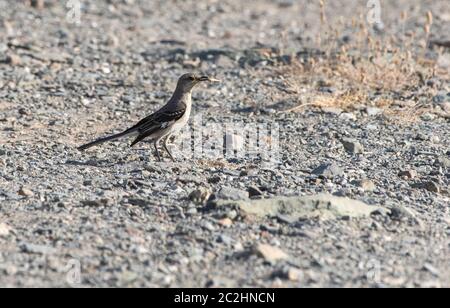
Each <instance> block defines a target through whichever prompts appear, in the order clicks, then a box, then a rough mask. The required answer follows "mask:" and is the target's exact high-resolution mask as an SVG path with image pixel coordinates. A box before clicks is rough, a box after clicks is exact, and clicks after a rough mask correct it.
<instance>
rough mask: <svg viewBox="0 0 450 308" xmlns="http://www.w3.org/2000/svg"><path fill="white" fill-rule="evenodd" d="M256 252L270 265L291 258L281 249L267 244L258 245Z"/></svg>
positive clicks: (255, 248)
mask: <svg viewBox="0 0 450 308" xmlns="http://www.w3.org/2000/svg"><path fill="white" fill-rule="evenodd" d="M254 252H255V253H256V254H257V255H258V256H260V257H262V258H263V259H264V260H266V261H267V262H270V263H274V262H276V261H278V260H286V259H288V258H289V256H288V255H287V254H286V253H285V252H284V251H282V250H281V249H280V248H278V247H274V246H270V245H267V244H257V245H256V246H255V247H254Z"/></svg>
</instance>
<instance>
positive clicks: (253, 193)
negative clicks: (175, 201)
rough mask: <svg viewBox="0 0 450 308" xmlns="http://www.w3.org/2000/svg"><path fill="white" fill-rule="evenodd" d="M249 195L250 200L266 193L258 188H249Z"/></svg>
mask: <svg viewBox="0 0 450 308" xmlns="http://www.w3.org/2000/svg"><path fill="white" fill-rule="evenodd" d="M248 194H249V195H250V198H252V197H260V196H262V195H264V193H263V192H262V191H261V190H260V189H259V188H258V187H256V186H250V187H249V188H248Z"/></svg>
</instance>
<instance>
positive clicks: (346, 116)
mask: <svg viewBox="0 0 450 308" xmlns="http://www.w3.org/2000/svg"><path fill="white" fill-rule="evenodd" d="M339 117H340V118H341V119H343V120H344V121H356V119H357V118H356V115H355V114H354V113H351V112H345V113H342V114H341V115H340V116H339Z"/></svg>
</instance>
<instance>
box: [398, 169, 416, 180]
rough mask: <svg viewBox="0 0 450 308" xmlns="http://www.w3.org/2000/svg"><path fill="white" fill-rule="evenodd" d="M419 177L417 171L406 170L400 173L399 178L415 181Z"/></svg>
mask: <svg viewBox="0 0 450 308" xmlns="http://www.w3.org/2000/svg"><path fill="white" fill-rule="evenodd" d="M417 175H418V174H417V171H416V170H404V171H400V172H399V173H398V176H400V177H405V178H407V179H414V178H416V177H417Z"/></svg>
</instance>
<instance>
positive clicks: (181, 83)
mask: <svg viewBox="0 0 450 308" xmlns="http://www.w3.org/2000/svg"><path fill="white" fill-rule="evenodd" d="M201 82H219V80H217V79H214V78H212V77H209V76H198V75H196V74H192V73H188V74H184V75H183V76H181V77H180V79H179V80H178V85H177V88H178V89H180V90H182V91H183V92H190V91H191V90H192V89H193V88H194V87H195V86H196V85H198V84H199V83H201Z"/></svg>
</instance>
